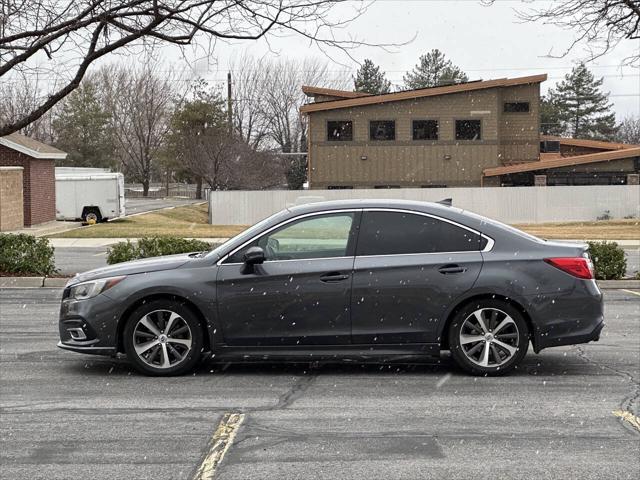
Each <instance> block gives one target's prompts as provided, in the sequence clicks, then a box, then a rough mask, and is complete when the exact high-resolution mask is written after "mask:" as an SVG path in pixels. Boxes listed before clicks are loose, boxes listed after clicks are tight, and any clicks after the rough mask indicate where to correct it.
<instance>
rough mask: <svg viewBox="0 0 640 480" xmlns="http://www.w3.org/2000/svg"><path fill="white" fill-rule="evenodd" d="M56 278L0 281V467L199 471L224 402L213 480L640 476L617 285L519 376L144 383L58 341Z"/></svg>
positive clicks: (131, 473) (24, 473)
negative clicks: (598, 326)
mask: <svg viewBox="0 0 640 480" xmlns="http://www.w3.org/2000/svg"><path fill="white" fill-rule="evenodd" d="M60 293H61V291H60V290H59V289H24V290H21V289H5V290H0V312H1V315H0V366H1V369H0V413H1V417H0V431H1V434H0V455H1V459H0V460H1V468H0V478H3V479H16V480H17V479H37V478H46V479H68V478H92V479H102V478H105V479H107V478H108V479H114V478H127V479H138V478H139V479H147V478H149V479H151V478H152V479H190V478H193V476H194V474H195V473H196V471H197V468H198V466H199V465H200V464H201V463H202V461H203V459H204V458H205V456H206V454H207V451H208V449H209V447H210V445H209V442H210V439H211V436H212V435H213V433H214V431H215V430H216V428H217V426H218V424H219V422H220V420H221V418H222V417H223V415H224V414H226V413H234V412H239V413H243V414H244V415H245V417H244V421H243V423H242V424H241V425H240V427H239V429H238V431H237V436H236V437H235V440H234V441H233V443H232V444H231V445H230V447H229V450H228V452H227V454H226V456H225V457H224V459H223V461H222V463H221V464H220V465H219V466H218V469H217V471H216V474H215V478H216V479H310V478H314V479H341V478H345V479H346V478H349V479H425V478H438V479H440V478H461V479H462V478H465V479H467V478H497V479H498V478H523V479H524V478H537V479H547V478H549V479H551V478H581V479H601V478H638V474H639V473H640V431H638V430H636V429H634V427H633V426H632V425H631V424H630V423H628V422H626V421H624V420H622V419H620V418H619V417H617V416H615V415H614V414H613V412H614V411H618V410H622V411H627V412H630V413H632V414H635V415H638V414H639V412H638V402H639V400H638V399H639V397H640V383H639V380H640V292H637V291H636V293H633V292H631V291H620V290H607V291H606V293H605V296H606V316H607V328H606V329H605V330H604V332H603V336H602V338H601V340H600V342H598V343H591V344H587V345H582V346H579V347H562V348H557V349H549V350H545V351H543V352H542V353H541V354H539V355H536V354H534V353H532V352H530V353H529V354H528V356H527V357H526V359H525V363H524V366H523V368H521V369H520V370H519V371H518V372H517V373H515V374H513V375H510V376H507V377H500V378H474V377H469V376H465V375H463V374H462V373H461V372H460V371H458V370H457V369H456V368H455V367H454V366H453V364H452V362H451V361H450V360H449V359H448V358H447V356H446V355H445V354H443V356H442V358H441V360H440V361H436V360H432V361H426V362H423V363H420V364H412V365H388V364H387V365H380V364H371V365H355V364H347V365H344V364H339V365H311V366H310V365H308V364H304V365H303V364H300V365H275V364H249V365H238V364H236V365H213V364H206V365H203V366H202V367H201V368H200V369H199V370H198V371H197V372H196V373H195V374H193V375H190V376H186V377H180V378H164V379H157V378H148V377H142V376H140V375H138V374H136V373H135V372H134V371H133V370H132V369H131V368H130V367H129V366H128V364H127V363H126V362H125V361H123V360H119V359H110V358H101V357H88V356H82V355H79V354H74V353H71V352H64V351H62V350H59V349H57V348H56V347H55V343H56V342H57V312H58V306H59V298H60Z"/></svg>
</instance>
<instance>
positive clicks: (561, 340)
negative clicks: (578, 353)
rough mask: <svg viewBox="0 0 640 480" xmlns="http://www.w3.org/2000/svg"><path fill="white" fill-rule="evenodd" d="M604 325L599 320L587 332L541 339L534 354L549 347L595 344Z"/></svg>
mask: <svg viewBox="0 0 640 480" xmlns="http://www.w3.org/2000/svg"><path fill="white" fill-rule="evenodd" d="M604 326H605V323H604V321H603V320H602V318H600V322H599V323H598V324H596V326H595V327H592V328H590V329H589V330H588V331H577V332H572V333H567V334H563V335H556V336H553V337H548V336H547V337H546V338H545V337H543V338H542V339H541V340H540V341H539V343H538V345H537V347H536V348H535V351H536V352H539V351H540V350H542V349H543V348H549V347H561V346H563V345H577V344H579V343H589V342H597V341H598V340H600V333H601V332H602V329H603V328H604Z"/></svg>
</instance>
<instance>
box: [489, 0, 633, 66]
mask: <svg viewBox="0 0 640 480" xmlns="http://www.w3.org/2000/svg"><path fill="white" fill-rule="evenodd" d="M494 1H495V0H483V3H485V4H489V5H490V4H493V3H494ZM531 3H532V4H533V3H534V2H531ZM518 16H519V17H520V18H521V19H522V20H524V21H527V22H542V23H544V24H547V25H555V26H557V27H560V28H563V29H565V30H575V31H576V36H575V38H574V40H573V41H572V42H571V43H570V44H569V45H568V46H567V47H566V49H565V50H564V51H563V52H561V53H560V54H551V53H550V54H549V55H550V56H552V57H564V56H566V55H567V54H568V53H569V52H570V51H572V50H573V49H574V48H575V47H576V46H577V45H579V44H586V47H587V49H588V58H586V59H585V60H586V61H591V60H594V59H596V58H598V57H601V56H602V55H604V54H606V53H607V52H609V51H610V50H612V49H613V48H615V47H616V46H617V45H618V44H619V43H620V42H622V41H623V40H638V39H640V2H638V1H637V0H600V1H592V0H556V1H553V2H551V3H546V4H545V6H544V7H539V8H538V7H534V8H531V9H528V10H526V11H518ZM638 61H640V53H637V54H634V55H632V56H631V57H629V58H627V59H625V62H626V63H629V64H633V65H637V64H638Z"/></svg>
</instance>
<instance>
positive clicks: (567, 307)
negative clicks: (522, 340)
mask: <svg viewBox="0 0 640 480" xmlns="http://www.w3.org/2000/svg"><path fill="white" fill-rule="evenodd" d="M536 300H537V301H536ZM536 300H533V302H532V303H534V304H535V307H536V308H535V309H534V311H535V318H534V319H533V320H534V324H535V331H534V338H533V344H534V350H535V351H536V352H539V351H540V350H542V349H544V348H549V347H560V346H563V345H576V344H579V343H587V342H592V341H597V340H599V339H600V333H601V332H602V329H603V328H604V326H605V323H604V302H603V296H602V293H601V292H600V290H599V289H598V287H597V285H596V284H595V281H593V280H590V281H578V282H577V284H576V287H575V288H574V289H573V290H572V291H570V292H566V293H558V294H556V295H552V296H544V298H543V299H540V298H539V297H538V298H536Z"/></svg>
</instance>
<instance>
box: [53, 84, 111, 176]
mask: <svg viewBox="0 0 640 480" xmlns="http://www.w3.org/2000/svg"><path fill="white" fill-rule="evenodd" d="M98 92H99V87H98V83H97V82H96V81H94V80H85V81H84V82H82V83H81V84H80V86H79V87H78V89H77V90H75V91H74V92H73V93H72V94H71V95H69V96H68V97H67V99H66V101H65V103H64V105H63V107H62V111H61V112H60V115H59V116H58V117H57V118H56V119H55V120H54V121H53V128H54V131H55V135H56V137H57V141H56V142H55V145H56V147H58V148H59V149H60V150H63V151H65V152H67V154H68V155H67V158H66V159H65V160H63V161H61V162H60V164H61V165H65V166H70V167H98V168H113V167H115V166H116V161H115V158H114V142H113V137H112V135H111V129H110V126H109V123H110V122H109V121H110V116H109V113H108V112H107V111H106V110H105V109H104V108H103V106H102V101H101V99H100V96H99V94H98Z"/></svg>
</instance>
